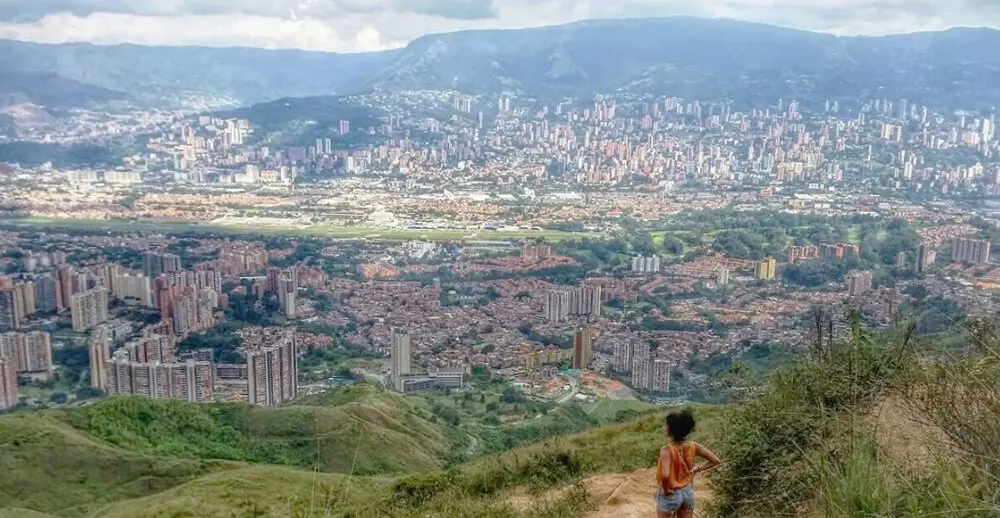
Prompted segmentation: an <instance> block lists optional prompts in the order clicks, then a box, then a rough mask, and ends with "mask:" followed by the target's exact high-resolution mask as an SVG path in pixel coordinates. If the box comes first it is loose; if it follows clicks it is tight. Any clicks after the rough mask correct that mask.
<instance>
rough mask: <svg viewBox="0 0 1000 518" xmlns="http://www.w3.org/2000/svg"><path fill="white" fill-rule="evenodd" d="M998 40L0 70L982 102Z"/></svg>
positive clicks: (764, 32)
mask: <svg viewBox="0 0 1000 518" xmlns="http://www.w3.org/2000/svg"><path fill="white" fill-rule="evenodd" d="M997 44H1000V32H998V31H995V30H992V29H983V28H955V29H949V30H946V31H939V32H922V33H913V34H899V35H891V36H879V37H860V36H859V37H837V36H833V35H830V34H824V33H815V32H808V31H803V30H797V29H789V28H786V27H778V26H773V25H765V24H760V23H750V22H739V21H734V20H725V19H699V18H690V17H673V18H636V19H615V20H586V21H581V22H576V23H571V24H566V25H556V26H548V27H539V28H529V29H511V30H478V31H461V32H453V33H441V34H429V35H426V36H422V37H419V38H417V39H415V40H413V41H412V42H410V43H409V44H408V45H407V46H406V47H404V48H402V49H397V50H390V51H385V52H377V53H359V54H332V53H324V52H306V51H291V50H263V49H248V48H205V47H143V46H137V45H108V46H95V45H87V44H62V45H44V44H34V43H25V42H18V41H0V70H2V71H5V72H8V73H10V72H11V71H24V72H32V73H48V74H57V75H58V76H60V77H62V78H65V79H66V80H71V81H75V82H77V83H81V84H85V85H92V86H94V87H100V88H102V89H104V90H105V91H112V92H121V93H122V94H125V95H128V96H131V97H133V98H135V99H136V100H138V101H141V102H144V103H148V104H151V105H166V106H169V105H175V106H176V105H184V104H189V105H198V106H201V107H202V108H205V107H223V106H237V105H251V104H255V103H261V102H268V101H273V100H275V99H281V98H288V97H308V96H325V95H342V94H351V93H358V92H364V91H368V90H371V89H380V90H384V91H401V90H427V89H434V90H458V91H460V92H463V93H466V94H476V95H500V94H519V95H526V96H539V97H549V98H562V97H565V96H574V95H583V96H589V95H593V94H596V93H610V92H614V91H619V90H620V91H626V92H633V93H644V92H657V93H661V92H662V93H668V94H669V95H674V96H679V97H685V96H690V97H698V98H702V99H705V98H713V97H714V98H729V99H731V100H733V101H734V102H736V103H749V102H756V101H761V100H766V101H768V102H773V101H774V99H777V98H778V97H786V98H797V99H799V100H800V101H810V100H818V99H829V98H840V97H845V98H846V97H850V98H857V97H859V96H868V95H878V96H884V97H887V98H909V99H910V100H911V101H914V102H921V103H923V104H927V105H931V106H947V105H952V104H956V103H957V101H959V100H962V101H963V102H964V103H965V104H966V105H967V104H969V101H972V103H973V104H983V105H989V106H991V105H993V104H996V103H997V102H1000V94H998V93H996V91H995V89H990V88H988V87H987V85H989V84H992V83H993V82H995V81H996V80H998V79H1000V58H998V57H997V56H996V55H995V53H991V52H989V50H988V49H992V48H995V47H996V46H997ZM39 77H41V76H39ZM43 82H44V81H43ZM178 84H182V85H184V87H178V86H177V85H178ZM22 90H24V88H22ZM96 93H97V92H96V91H95V95H96ZM959 94H961V96H962V97H961V98H959V97H958V96H959ZM105 95H106V94H105ZM92 97H93V96H92ZM97 97H100V96H99V95H98V96H96V97H95V99H96V98H97ZM192 103H193V104H192Z"/></svg>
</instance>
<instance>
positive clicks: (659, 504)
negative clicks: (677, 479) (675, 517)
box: [656, 484, 694, 514]
mask: <svg viewBox="0 0 1000 518" xmlns="http://www.w3.org/2000/svg"><path fill="white" fill-rule="evenodd" d="M681 507H684V508H686V509H689V510H691V511H694V485H691V484H689V485H688V486H687V487H684V488H682V489H678V490H677V491H674V492H673V493H670V494H669V495H664V494H663V490H662V489H660V490H658V491H657V492H656V509H657V510H658V511H661V512H665V513H670V514H675V513H677V511H680V510H681Z"/></svg>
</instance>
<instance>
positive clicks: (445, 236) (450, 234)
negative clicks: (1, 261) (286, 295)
mask: <svg viewBox="0 0 1000 518" xmlns="http://www.w3.org/2000/svg"><path fill="white" fill-rule="evenodd" d="M0 228H2V229H6V230H21V231H30V230H64V231H65V230H89V231H94V230H104V231H108V232H158V233H163V234H171V233H181V232H203V233H219V234H236V235H260V236H301V237H325V238H330V239H371V240H383V241H406V240H411V239H423V240H429V241H475V240H483V241H493V240H496V241H504V240H514V239H541V240H544V241H551V242H557V241H564V240H567V239H580V238H585V237H596V234H593V233H582V232H562V231H559V230H524V231H502V230H423V229H419V230H411V229H381V228H369V227H339V226H333V225H324V224H317V225H305V226H296V225H294V224H289V225H276V224H274V222H273V220H263V221H261V222H260V223H259V224H257V223H254V222H252V221H251V222H246V221H242V222H241V224H235V223H234V224H220V223H208V222H190V221H171V220H125V219H111V220H103V219H65V218H39V217H29V218H4V219H0Z"/></svg>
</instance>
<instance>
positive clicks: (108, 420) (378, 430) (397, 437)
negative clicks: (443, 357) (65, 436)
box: [61, 387, 452, 474]
mask: <svg viewBox="0 0 1000 518" xmlns="http://www.w3.org/2000/svg"><path fill="white" fill-rule="evenodd" d="M365 390H367V389H363V390H359V389H357V388H355V387H351V388H349V389H348V391H343V392H341V391H334V392H331V393H330V395H329V396H327V395H324V396H318V397H320V398H322V397H328V398H339V399H336V400H332V399H331V400H329V401H328V403H329V404H327V405H326V406H317V405H310V404H304V405H293V406H283V407H271V408H269V407H252V406H248V405H242V404H208V405H206V404H193V403H187V402H183V401H170V400H154V399H145V398H123V397H114V398H108V399H106V400H103V401H100V402H98V403H96V404H94V405H91V406H89V407H85V408H76V409H71V410H67V411H64V413H62V414H61V415H62V416H63V418H64V419H65V420H66V421H67V422H69V423H71V424H72V425H74V426H76V427H78V428H79V429H81V430H84V431H86V432H88V433H90V434H92V435H94V436H95V437H98V438H100V439H102V440H105V441H107V442H108V443H110V444H113V445H115V446H119V447H121V448H124V449H127V450H131V451H136V452H140V453H146V454H153V455H168V456H175V457H182V458H212V459H225V460H233V461H245V462H253V463H260V464H278V465H285V466H295V467H301V468H316V469H319V470H321V471H328V472H349V471H351V470H352V469H353V471H354V473H355V474H378V473H406V472H413V471H421V470H432V469H438V468H440V467H441V466H442V465H443V457H444V455H445V454H446V453H447V452H448V451H450V450H451V447H452V445H451V442H450V440H449V439H448V437H447V436H446V435H445V431H444V429H443V427H442V426H439V425H436V424H434V423H431V422H429V421H427V420H426V419H424V417H429V415H425V414H423V413H422V412H419V411H418V410H417V409H415V408H414V407H413V406H412V405H411V404H409V403H408V402H407V401H406V400H404V399H403V398H401V397H399V396H395V395H393V394H390V393H388V392H386V391H384V390H382V389H377V388H372V389H371V390H372V391H375V392H372V393H368V392H365ZM309 402H310V400H306V403H309ZM319 403H320V405H322V404H323V401H319Z"/></svg>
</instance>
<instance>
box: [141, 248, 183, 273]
mask: <svg viewBox="0 0 1000 518" xmlns="http://www.w3.org/2000/svg"><path fill="white" fill-rule="evenodd" d="M180 269H181V258H180V257H179V256H177V255H174V254H160V253H156V252H146V253H145V254H143V257H142V273H144V274H145V275H146V277H150V278H152V279H155V278H157V277H159V276H160V275H161V274H163V273H168V272H177V271H180Z"/></svg>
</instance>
